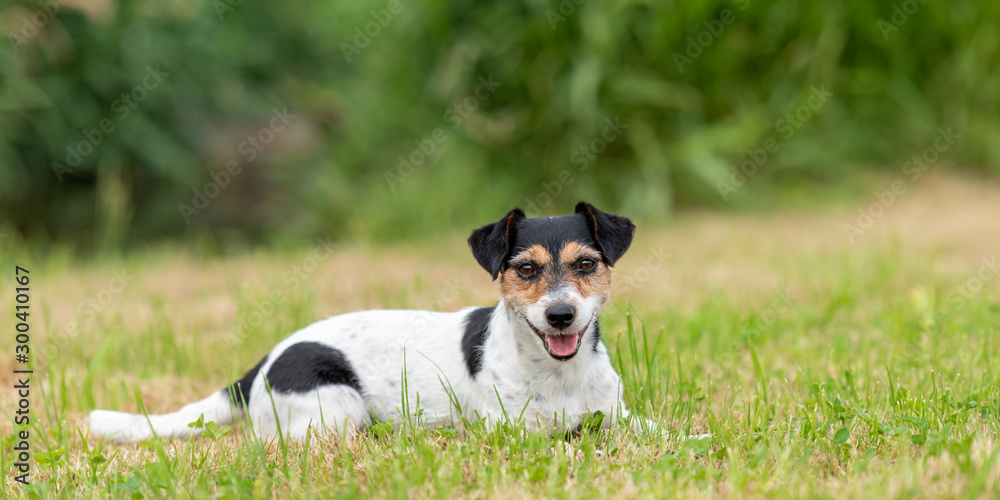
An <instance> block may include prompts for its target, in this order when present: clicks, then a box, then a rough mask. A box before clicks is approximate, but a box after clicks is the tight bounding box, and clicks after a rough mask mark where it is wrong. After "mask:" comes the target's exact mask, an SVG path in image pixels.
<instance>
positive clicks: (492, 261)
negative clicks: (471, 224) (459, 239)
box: [469, 208, 525, 279]
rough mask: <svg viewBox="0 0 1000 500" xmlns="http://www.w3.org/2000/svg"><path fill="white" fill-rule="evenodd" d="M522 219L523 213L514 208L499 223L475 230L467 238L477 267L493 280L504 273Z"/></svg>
mask: <svg viewBox="0 0 1000 500" xmlns="http://www.w3.org/2000/svg"><path fill="white" fill-rule="evenodd" d="M524 218H525V215H524V212H523V211H522V210H521V209H520V208H515V209H514V210H511V211H510V212H507V215H505V216H503V218H502V219H500V220H499V221H497V222H494V223H493V224H487V225H485V226H483V227H481V228H479V229H476V230H475V231H473V232H472V236H469V248H470V249H471V250H472V255H473V256H474V257H475V258H476V261H478V262H479V265H480V266H483V269H485V270H487V271H488V272H489V273H490V275H491V276H493V279H497V276H499V275H500V273H501V272H503V271H504V267H505V266H506V265H507V259H508V258H510V252H511V250H512V249H513V247H514V236H515V234H516V232H517V223H518V221H520V220H522V219H524Z"/></svg>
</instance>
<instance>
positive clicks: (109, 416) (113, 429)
mask: <svg viewBox="0 0 1000 500" xmlns="http://www.w3.org/2000/svg"><path fill="white" fill-rule="evenodd" d="M265 360H267V357H265V358H264V359H262V360H260V363H257V366H255V367H253V368H251V369H250V371H248V372H247V373H246V374H245V375H243V378H241V379H239V380H238V381H236V382H235V383H233V384H232V385H231V386H229V387H227V388H226V389H223V390H221V391H219V392H216V393H215V394H212V395H211V396H209V397H207V398H205V399H202V400H201V401H198V402H197V403H191V404H189V405H187V406H185V407H183V408H181V409H180V410H177V411H175V412H173V413H168V414H166V415H142V414H138V413H125V412H120V411H108V410H94V411H92V412H90V417H89V420H90V433H91V434H92V435H94V436H97V437H104V438H107V439H110V440H112V441H118V442H133V441H142V440H143V439H149V438H151V437H153V436H157V437H161V438H187V437H190V436H197V435H199V434H201V433H202V431H204V429H203V428H201V427H191V426H189V425H188V424H190V423H192V422H195V421H197V420H198V419H199V418H200V417H201V416H202V415H204V422H215V423H216V424H217V425H229V424H232V423H233V419H234V418H236V417H239V416H242V415H243V413H244V412H245V411H246V406H245V405H247V404H249V403H250V387H251V386H252V385H253V381H254V379H255V378H257V372H259V371H260V367H261V366H262V365H263V364H264V361H265Z"/></svg>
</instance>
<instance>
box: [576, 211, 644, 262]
mask: <svg viewBox="0 0 1000 500" xmlns="http://www.w3.org/2000/svg"><path fill="white" fill-rule="evenodd" d="M576 213H578V214H583V216H584V218H585V219H587V227H588V228H589V229H590V236H591V237H593V238H594V244H595V245H596V246H597V249H598V250H600V251H601V254H602V255H603V256H604V263H605V264H607V265H609V266H614V265H615V262H618V259H619V258H621V256H622V255H624V254H625V251H626V250H628V247H629V245H631V244H632V237H633V236H635V224H632V221H630V220H629V219H628V217H622V216H621V215H615V214H609V213H604V212H602V211H600V210H598V209H596V208H594V206H593V205H591V204H590V203H585V202H582V201H581V202H580V203H577V204H576Z"/></svg>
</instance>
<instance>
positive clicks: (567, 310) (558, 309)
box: [545, 304, 576, 330]
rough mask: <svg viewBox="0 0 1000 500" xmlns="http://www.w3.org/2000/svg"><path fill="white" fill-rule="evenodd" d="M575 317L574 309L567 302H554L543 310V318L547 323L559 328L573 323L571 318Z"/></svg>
mask: <svg viewBox="0 0 1000 500" xmlns="http://www.w3.org/2000/svg"><path fill="white" fill-rule="evenodd" d="M575 317H576V310H575V309H573V306H571V305H569V304H556V305H554V306H551V307H549V308H548V309H546V310H545V319H547V320H548V321H549V324H550V325H552V327H553V328H558V329H560V330H562V329H563V328H566V327H567V326H569V325H570V324H571V323H573V318H575Z"/></svg>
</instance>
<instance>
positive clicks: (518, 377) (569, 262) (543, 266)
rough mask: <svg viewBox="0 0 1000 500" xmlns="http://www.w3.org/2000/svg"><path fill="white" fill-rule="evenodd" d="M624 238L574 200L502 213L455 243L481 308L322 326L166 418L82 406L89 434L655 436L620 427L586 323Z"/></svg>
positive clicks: (366, 314)
mask: <svg viewBox="0 0 1000 500" xmlns="http://www.w3.org/2000/svg"><path fill="white" fill-rule="evenodd" d="M635 229H636V228H635V225H634V224H633V223H632V221H631V220H629V219H628V218H626V217H622V216H619V215H614V214H609V213H605V212H601V211H600V210H598V209H596V208H594V206H592V205H590V204H588V203H584V202H581V203H579V204H578V205H577V206H576V209H575V211H574V214H573V215H564V216H559V217H540V218H533V219H529V218H527V217H526V216H525V214H524V212H523V211H522V210H520V209H518V208H515V209H513V210H511V211H510V212H508V213H507V214H506V215H504V217H503V218H502V219H500V220H499V221H497V222H494V223H492V224H487V225H485V226H483V227H481V228H479V229H476V230H475V231H473V232H472V235H471V236H470V237H469V239H468V244H469V248H470V249H471V250H472V255H473V256H474V257H475V259H476V261H477V262H478V263H479V264H480V265H481V266H482V267H483V268H484V269H486V271H488V272H489V273H490V275H491V276H492V277H493V280H494V281H496V280H497V278H499V280H500V295H501V298H500V301H499V302H498V303H497V305H496V306H495V307H479V308H477V307H470V308H465V309H462V310H460V311H458V312H452V313H444V312H431V311H412V310H373V311H362V312H353V313H348V314H343V315H340V316H334V317H331V318H328V319H325V320H322V321H319V322H317V323H314V324H312V325H310V326H308V327H306V328H303V329H302V330H299V331H298V332H295V333H294V334H292V335H291V336H289V337H288V338H286V339H285V340H283V341H282V342H280V343H278V345H277V346H275V347H274V349H272V350H271V352H270V353H269V354H267V355H266V356H264V359H262V360H260V362H259V363H257V366H255V367H253V368H252V369H250V370H249V371H248V372H247V373H246V375H244V376H243V378H241V379H240V380H238V381H237V382H235V383H234V384H232V385H231V386H230V387H228V388H227V389H224V390H221V391H219V392H216V393H215V394H212V395H211V396H209V397H207V398H205V399H203V400H201V401H198V402H196V403H192V404H189V405H187V406H185V407H183V408H181V409H180V410H178V411H177V412H174V413H170V414H166V415H140V414H131V413H123V412H116V411H107V410H95V411H93V412H92V413H91V414H90V416H89V425H90V430H91V433H92V435H95V436H100V437H104V438H106V439H109V440H114V441H120V442H130V441H139V440H143V439H147V438H151V437H154V436H157V437H161V438H185V437H189V436H194V435H197V434H199V433H200V432H202V430H203V429H202V428H200V427H199V426H189V425H188V424H190V423H192V422H195V421H197V420H199V419H201V418H203V421H204V422H215V423H216V424H218V425H227V424H231V423H232V422H233V421H234V419H236V418H238V417H242V416H247V417H248V418H249V420H250V422H251V425H252V428H253V430H254V432H255V433H257V435H259V436H262V437H273V436H276V435H284V436H288V437H290V438H292V439H294V440H299V441H301V440H304V439H305V438H306V436H307V433H308V432H309V431H310V429H312V431H313V432H317V431H323V432H331V433H335V434H341V433H346V434H353V433H356V432H358V431H360V430H362V429H364V428H365V427H366V426H370V425H372V424H374V423H377V422H382V421H388V420H394V419H397V418H413V417H414V416H417V415H419V417H418V418H419V421H420V423H421V424H423V425H448V424H453V423H455V422H456V420H457V419H458V418H459V417H460V416H461V417H464V418H467V419H470V420H483V421H485V422H484V423H485V424H486V425H488V426H494V425H496V424H498V423H501V422H503V421H504V420H505V419H508V418H518V417H523V422H524V425H525V427H526V428H527V429H528V430H531V431H538V430H546V431H548V432H549V433H554V432H559V431H560V430H561V431H562V432H571V431H572V430H574V429H578V428H579V427H580V426H581V425H582V424H583V422H585V421H586V419H587V418H588V417H590V416H592V415H595V414H596V412H601V415H602V416H603V419H602V424H601V425H602V426H604V427H611V426H615V425H619V423H621V422H628V423H629V424H630V425H631V426H632V427H633V428H636V429H640V428H648V427H647V426H654V427H655V424H653V423H652V422H649V421H646V420H642V421H639V420H633V419H631V418H630V416H629V412H628V410H627V409H626V408H625V405H624V404H623V402H622V383H621V378H620V377H619V375H618V373H617V372H616V371H615V369H614V368H613V367H612V365H611V359H610V357H609V356H608V351H607V349H606V348H605V346H604V344H603V343H602V342H601V336H600V327H599V325H598V312H599V310H600V308H601V306H602V305H604V304H605V303H607V302H608V301H609V300H610V292H611V267H612V266H614V265H615V263H616V262H617V261H618V259H619V258H621V257H622V255H623V254H624V253H625V251H626V250H628V248H629V246H630V245H631V243H632V238H633V236H634V235H635ZM591 421H592V420H591Z"/></svg>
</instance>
